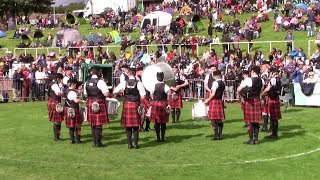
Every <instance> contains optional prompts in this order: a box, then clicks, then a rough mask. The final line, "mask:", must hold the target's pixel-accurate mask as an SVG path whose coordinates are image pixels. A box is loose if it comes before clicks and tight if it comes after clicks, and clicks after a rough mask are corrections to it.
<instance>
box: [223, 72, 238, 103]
mask: <svg viewBox="0 0 320 180" xmlns="http://www.w3.org/2000/svg"><path fill="white" fill-rule="evenodd" d="M235 80H236V74H235V72H234V70H233V67H229V68H228V70H227V74H226V75H225V82H226V90H225V99H226V100H227V101H233V100H234V87H235Z"/></svg>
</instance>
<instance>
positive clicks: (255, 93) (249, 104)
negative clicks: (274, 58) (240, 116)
mask: <svg viewBox="0 0 320 180" xmlns="http://www.w3.org/2000/svg"><path fill="white" fill-rule="evenodd" d="M259 73H260V67H257V66H253V67H252V69H251V78H246V79H245V80H244V81H242V82H241V84H240V86H239V87H238V89H237V92H238V93H239V94H248V96H247V97H246V98H245V100H244V103H243V111H244V119H245V121H246V123H247V124H248V126H247V129H248V133H249V140H248V141H246V142H244V144H258V143H259V128H260V126H259V122H261V120H262V106H261V100H260V96H261V90H262V87H263V81H262V79H261V78H260V77H259V76H258V75H259ZM241 91H245V92H241Z"/></svg>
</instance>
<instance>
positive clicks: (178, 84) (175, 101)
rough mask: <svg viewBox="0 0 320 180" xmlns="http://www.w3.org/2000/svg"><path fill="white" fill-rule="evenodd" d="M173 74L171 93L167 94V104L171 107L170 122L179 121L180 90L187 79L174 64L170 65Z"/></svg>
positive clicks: (186, 83)
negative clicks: (173, 82) (173, 81)
mask: <svg viewBox="0 0 320 180" xmlns="http://www.w3.org/2000/svg"><path fill="white" fill-rule="evenodd" d="M172 71H173V74H174V80H175V85H174V86H171V87H170V89H171V95H170V96H169V105H170V107H171V110H172V111H171V116H172V123H179V122H180V115H181V108H183V104H182V92H181V89H182V88H184V87H186V86H188V84H189V82H188V80H187V79H186V78H185V77H184V76H183V75H182V74H181V73H180V72H179V69H178V67H177V66H176V65H174V66H173V67H172Z"/></svg>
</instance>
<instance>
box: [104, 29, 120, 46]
mask: <svg viewBox="0 0 320 180" xmlns="http://www.w3.org/2000/svg"><path fill="white" fill-rule="evenodd" d="M107 34H110V36H111V38H112V41H114V43H118V42H121V37H120V34H119V32H118V31H116V30H114V31H111V32H108V33H107Z"/></svg>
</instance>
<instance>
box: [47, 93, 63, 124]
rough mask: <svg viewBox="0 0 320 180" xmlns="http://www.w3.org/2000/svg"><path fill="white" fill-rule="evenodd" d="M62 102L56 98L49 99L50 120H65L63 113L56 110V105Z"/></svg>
mask: <svg viewBox="0 0 320 180" xmlns="http://www.w3.org/2000/svg"><path fill="white" fill-rule="evenodd" d="M58 103H60V101H58V100H55V99H53V98H50V97H49V100H48V105H47V106H48V112H49V116H48V117H49V121H51V122H56V123H61V122H62V121H63V113H58V112H57V111H56V105H57V104H58Z"/></svg>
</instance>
